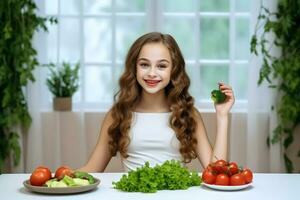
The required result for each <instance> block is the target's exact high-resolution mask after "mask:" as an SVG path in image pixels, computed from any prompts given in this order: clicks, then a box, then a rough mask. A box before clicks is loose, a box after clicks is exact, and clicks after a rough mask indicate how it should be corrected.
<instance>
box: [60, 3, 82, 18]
mask: <svg viewBox="0 0 300 200" xmlns="http://www.w3.org/2000/svg"><path fill="white" fill-rule="evenodd" d="M59 2H60V12H61V14H62V15H78V14H79V11H80V0H60V1H59Z"/></svg>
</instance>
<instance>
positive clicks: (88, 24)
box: [84, 18, 112, 62]
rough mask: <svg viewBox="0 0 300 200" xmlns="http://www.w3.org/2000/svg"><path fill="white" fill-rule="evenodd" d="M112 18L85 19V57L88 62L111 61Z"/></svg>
mask: <svg viewBox="0 0 300 200" xmlns="http://www.w3.org/2000/svg"><path fill="white" fill-rule="evenodd" d="M111 43H112V39H111V26H110V20H109V19H105V18H88V19H85V20H84V45H85V46H84V58H85V61H86V62H101V61H102V62H103V61H111V51H112V46H111Z"/></svg>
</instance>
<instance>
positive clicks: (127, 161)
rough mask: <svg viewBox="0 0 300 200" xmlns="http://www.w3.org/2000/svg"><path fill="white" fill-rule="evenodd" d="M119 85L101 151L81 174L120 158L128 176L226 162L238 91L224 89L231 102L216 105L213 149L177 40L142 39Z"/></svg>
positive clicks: (133, 49)
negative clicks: (172, 164)
mask: <svg viewBox="0 0 300 200" xmlns="http://www.w3.org/2000/svg"><path fill="white" fill-rule="evenodd" d="M119 85H120V90H119V92H118V93H117V95H116V101H115V103H114V105H113V106H112V108H111V109H110V111H109V112H108V113H107V114H106V117H105V119H104V121H103V124H102V128H101V131H100V136H99V139H98V142H97V145H96V147H95V149H94V151H93V153H92V155H91V157H90V159H89V161H88V162H87V164H86V165H85V166H84V167H82V168H81V169H80V170H82V171H87V172H103V171H104V170H105V168H106V166H107V164H108V162H109V161H110V159H111V158H112V156H115V155H116V153H117V152H119V153H120V155H121V158H122V164H123V167H124V170H125V171H129V170H134V169H136V168H137V167H141V166H142V165H144V164H145V162H146V161H148V162H149V163H150V165H151V166H155V164H161V163H163V162H164V161H166V160H171V159H175V160H180V161H182V163H188V162H190V161H191V160H192V159H194V158H196V157H197V158H198V159H199V161H200V163H201V164H202V166H203V167H206V166H207V165H208V164H209V163H210V162H213V161H215V160H216V158H218V159H224V160H226V159H227V127H228V113H229V110H230V109H231V107H232V105H233V104H234V95H233V91H232V89H231V87H230V86H228V85H225V84H223V83H219V88H220V90H221V91H222V92H223V93H225V94H226V97H227V98H226V100H225V102H224V103H222V104H215V109H216V113H217V135H216V140H215V143H214V148H212V147H211V145H210V143H209V141H208V137H207V134H206V130H205V127H204V124H203V121H202V118H201V115H200V113H199V112H198V111H197V109H196V108H195V107H194V99H193V97H191V96H190V94H189V92H188V89H189V86H190V80H189V78H188V76H187V74H186V71H185V62H184V59H183V56H182V54H181V52H180V49H179V47H178V45H177V43H176V41H175V40H174V38H173V37H172V36H170V35H168V34H161V33H157V32H152V33H148V34H145V35H143V36H141V37H140V38H138V39H137V40H136V41H135V42H134V43H133V45H132V46H131V48H130V49H129V52H128V55H127V57H126V63H125V71H124V73H123V75H122V76H121V78H120V81H119Z"/></svg>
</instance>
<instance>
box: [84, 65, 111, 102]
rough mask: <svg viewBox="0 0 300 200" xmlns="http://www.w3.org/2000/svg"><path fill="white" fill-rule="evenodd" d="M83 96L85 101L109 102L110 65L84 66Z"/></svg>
mask: <svg viewBox="0 0 300 200" xmlns="http://www.w3.org/2000/svg"><path fill="white" fill-rule="evenodd" d="M84 80H85V88H84V96H85V101H86V102H111V101H112V93H113V83H112V72H111V67H110V66H105V67H104V66H86V68H85V77H84Z"/></svg>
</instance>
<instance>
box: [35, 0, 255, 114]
mask: <svg viewBox="0 0 300 200" xmlns="http://www.w3.org/2000/svg"><path fill="white" fill-rule="evenodd" d="M37 3H38V5H39V7H40V12H42V13H44V14H45V15H46V16H55V17H57V18H58V20H59V23H58V24H57V25H51V26H49V33H48V34H40V35H41V36H40V37H41V38H44V39H46V41H47V42H46V43H39V44H38V46H39V47H38V48H39V50H40V51H39V52H42V53H40V55H39V56H40V60H41V62H43V63H48V62H54V63H61V62H62V61H67V62H71V63H73V64H75V63H76V62H78V61H80V63H81V71H80V77H81V79H80V89H79V91H78V92H77V93H76V95H75V96H74V103H75V107H76V105H80V106H82V107H83V108H91V109H99V108H100V109H101V108H103V109H106V108H108V107H109V106H110V105H111V104H112V102H113V95H114V94H115V93H116V91H117V90H118V79H119V77H120V74H121V73H122V71H123V63H124V59H125V56H126V53H127V50H128V49H129V47H130V45H131V44H132V43H133V41H134V40H135V39H136V38H137V37H139V36H140V35H142V34H144V33H146V32H150V31H161V32H164V33H169V34H171V35H173V36H174V37H175V39H176V40H177V42H178V44H179V46H180V48H181V50H182V52H183V54H184V57H185V60H186V63H187V72H188V74H189V76H190V78H191V87H190V92H191V94H192V95H193V96H194V97H195V100H196V104H197V105H198V106H200V107H202V108H209V106H208V105H211V101H210V91H211V90H212V89H216V88H217V81H224V82H226V83H229V84H231V85H232V86H233V88H234V90H235V95H236V100H237V101H236V102H237V104H238V103H245V102H246V100H247V96H246V94H247V80H248V75H247V74H248V73H247V72H248V67H249V65H248V60H249V54H250V53H249V49H250V47H249V40H250V39H249V38H250V29H249V27H250V0H184V1H183V0H130V1H126V0H44V1H42V2H40V1H37ZM44 71H45V70H44ZM45 76H46V75H44V78H45ZM47 91H48V90H47V89H45V92H47ZM43 96H44V98H45V99H44V101H45V102H47V103H46V104H50V102H51V98H50V93H49V92H47V94H45V95H43ZM46 104H45V105H46Z"/></svg>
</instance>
